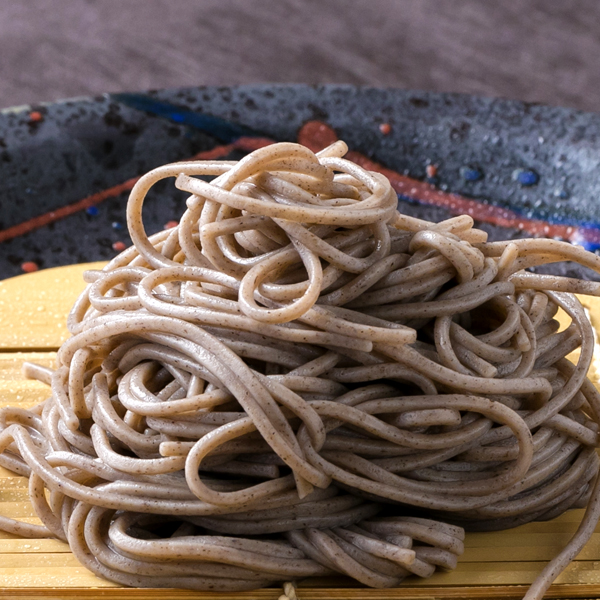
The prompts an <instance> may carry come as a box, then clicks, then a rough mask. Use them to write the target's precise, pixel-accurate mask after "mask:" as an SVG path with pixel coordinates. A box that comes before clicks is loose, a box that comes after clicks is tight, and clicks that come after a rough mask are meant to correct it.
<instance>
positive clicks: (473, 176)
mask: <svg viewBox="0 0 600 600" xmlns="http://www.w3.org/2000/svg"><path fill="white" fill-rule="evenodd" d="M460 175H461V177H462V178H463V179H464V180H465V181H479V180H480V179H481V178H482V177H483V171H482V170H481V169H480V168H479V167H476V166H473V165H465V166H464V167H461V168H460Z"/></svg>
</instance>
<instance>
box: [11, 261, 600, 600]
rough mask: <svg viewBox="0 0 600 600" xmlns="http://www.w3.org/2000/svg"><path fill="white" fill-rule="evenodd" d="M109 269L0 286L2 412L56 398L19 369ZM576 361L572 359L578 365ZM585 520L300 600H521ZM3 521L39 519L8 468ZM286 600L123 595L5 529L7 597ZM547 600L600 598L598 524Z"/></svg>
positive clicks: (48, 346) (470, 545) (323, 585)
mask: <svg viewBox="0 0 600 600" xmlns="http://www.w3.org/2000/svg"><path fill="white" fill-rule="evenodd" d="M102 264H103V263H95V264H91V265H77V266H73V267H62V268H59V269H50V270H48V271H40V272H37V273H32V274H29V275H23V276H20V277H17V278H14V279H12V280H8V281H5V282H0V408H1V407H2V406H20V407H29V406H33V405H35V404H37V403H39V402H41V401H43V400H44V399H45V398H46V397H47V396H48V393H49V389H48V387H47V386H45V385H44V384H41V383H39V382H36V381H28V380H25V379H24V377H23V375H22V372H21V365H22V363H23V362H24V361H31V362H37V363H39V364H42V365H44V366H50V367H51V366H53V365H54V362H55V358H56V353H55V352H54V350H55V349H56V348H58V346H59V345H60V344H61V343H62V342H63V341H64V339H65V338H66V337H67V331H66V327H65V321H66V315H67V313H68V310H69V309H70V307H71V305H72V303H73V301H74V300H75V299H76V298H77V296H78V295H79V293H80V292H81V290H82V289H83V287H84V284H83V281H82V279H81V275H82V272H83V271H84V270H86V269H89V268H99V267H101V266H102ZM582 300H583V303H584V305H585V306H586V308H587V309H588V311H589V313H590V318H591V320H592V323H593V324H594V326H595V327H596V328H599V327H600V299H596V298H583V299H582ZM560 318H562V317H560ZM597 330H598V329H597ZM599 356H600V354H598V353H597V354H596V361H595V364H594V368H593V369H592V370H591V372H590V376H591V377H592V379H593V380H595V383H597V379H598V374H600V368H598V367H599V366H600V361H599V360H598V357H599ZM576 357H577V355H576V353H574V355H573V356H572V358H573V359H576ZM582 514H583V511H582V510H576V511H570V512H568V513H565V514H564V515H561V516H560V517H558V518H556V519H554V520H553V521H550V522H545V523H529V524H527V525H523V526H521V527H518V528H515V529H513V530H509V531H501V532H490V533H470V534H467V537H466V540H465V553H464V555H463V557H462V558H461V560H460V561H459V566H458V568H457V569H456V570H454V571H453V572H451V573H443V572H438V573H436V574H434V576H433V577H431V578H430V579H428V580H419V579H417V578H414V579H409V580H408V581H407V582H406V584H405V585H403V586H402V587H400V588H398V589H394V590H372V589H363V588H360V587H357V586H356V584H355V583H352V582H351V581H350V580H347V579H341V578H340V579H338V580H335V581H333V582H332V581H331V580H329V581H324V580H313V581H312V582H304V583H302V584H301V585H300V588H299V590H298V596H299V598H300V599H301V600H325V599H327V600H400V599H402V600H411V599H413V600H417V599H419V600H425V599H430V600H434V599H442V598H445V599H449V598H470V599H474V600H476V599H478V598H479V599H481V600H483V599H492V598H497V599H499V598H506V599H511V598H515V599H516V598H521V597H522V595H523V593H524V592H525V590H526V588H527V585H528V584H530V583H531V582H532V581H533V579H534V578H535V576H536V575H537V574H538V573H539V571H541V570H542V569H543V567H544V566H545V564H546V562H547V561H548V560H549V559H551V558H552V557H553V556H554V555H556V553H558V552H559V551H560V549H561V547H562V546H563V545H564V544H565V543H566V542H567V541H568V539H569V537H570V536H571V535H572V534H573V532H574V531H575V530H576V528H577V525H578V523H579V521H580V520H581V517H582ZM0 515H4V516H9V517H13V518H18V519H20V520H23V521H26V522H31V523H39V522H40V521H39V519H38V518H37V517H36V516H35V514H34V512H33V510H32V508H31V506H30V504H29V502H28V494H27V481H26V479H24V478H22V477H18V476H15V475H14V474H13V473H11V472H10V471H7V470H6V469H3V468H1V467H0ZM330 586H335V587H330ZM280 594H281V590H280V589H275V588H273V589H265V590H258V591H255V592H236V593H229V594H213V593H210V592H190V591H185V590H157V589H130V588H121V587H119V586H115V584H112V583H110V582H107V581H104V580H101V579H98V578H97V577H96V576H94V575H93V574H92V573H90V572H89V571H88V570H87V569H85V568H84V567H82V566H80V565H79V563H78V562H77V560H76V559H75V557H74V556H73V555H72V554H71V553H70V551H69V548H68V546H67V545H66V544H65V543H63V542H60V541H57V540H53V539H42V540H24V539H20V538H18V537H17V536H14V535H11V534H8V533H3V532H0V598H15V599H16V598H19V599H25V600H27V599H33V598H47V599H48V598H52V599H54V600H62V599H65V600H66V599H70V598H85V599H86V600H97V599H98V600H99V599H101V598H102V599H106V598H111V599H113V600H132V599H136V598H137V599H139V600H150V599H161V600H164V599H165V598H169V599H171V598H172V599H173V600H191V599H192V598H193V599H197V600H211V599H214V600H216V599H218V600H234V599H236V600H244V599H245V600H276V599H277V598H278V597H279V595H280ZM547 597H548V598H562V599H566V598H600V527H599V528H598V529H597V532H596V533H595V534H594V535H593V537H592V539H591V540H590V543H589V544H588V545H587V547H586V548H585V550H584V551H583V552H582V554H581V555H580V556H579V557H578V559H577V560H576V561H574V562H573V563H572V564H571V565H570V566H569V568H568V569H567V570H566V571H565V572H564V573H563V574H562V575H561V576H560V578H559V579H558V580H557V583H556V584H555V585H554V586H552V588H551V589H550V591H549V593H548V594H547Z"/></svg>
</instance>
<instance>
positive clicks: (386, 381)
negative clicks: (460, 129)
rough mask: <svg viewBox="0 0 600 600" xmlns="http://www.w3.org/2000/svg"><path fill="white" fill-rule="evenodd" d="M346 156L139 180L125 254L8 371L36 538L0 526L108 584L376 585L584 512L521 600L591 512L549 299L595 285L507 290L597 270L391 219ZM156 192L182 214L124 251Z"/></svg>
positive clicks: (565, 349) (560, 560)
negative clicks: (24, 403) (477, 535)
mask: <svg viewBox="0 0 600 600" xmlns="http://www.w3.org/2000/svg"><path fill="white" fill-rule="evenodd" d="M346 150H347V147H346V145H345V144H344V143H343V142H337V143H335V144H333V145H332V146H330V147H328V148H326V149H325V150H323V151H322V152H320V153H318V154H316V155H315V154H313V153H312V152H311V151H310V150H308V149H307V148H304V147H303V146H300V145H297V144H291V143H281V144H274V145H272V146H269V147H267V148H264V149H261V150H257V151H256V152H253V153H252V154H250V155H248V156H246V157H245V158H244V159H242V160H240V161H239V162H230V161H201V162H187V163H186V162H183V163H176V164H171V165H166V166H163V167H160V168H157V169H155V170H153V171H151V172H150V173H148V174H147V175H145V176H144V177H142V178H141V179H140V180H139V182H138V183H137V184H136V186H135V187H134V189H133V191H132V192H131V196H130V199H129V205H128V209H127V211H128V213H127V219H128V226H129V231H130V234H131V238H132V240H133V246H132V247H131V248H129V249H127V250H126V251H124V252H123V253H122V254H120V255H119V256H117V257H116V258H115V259H114V260H112V261H111V262H110V263H109V264H108V265H107V266H106V267H105V268H104V269H102V270H101V271H91V272H88V273H87V274H86V278H87V281H88V283H89V285H88V287H87V289H86V291H85V292H84V293H83V294H82V296H81V297H80V298H79V300H78V301H77V303H76V304H75V306H74V307H73V309H72V311H71V314H70V316H69V321H68V326H69V330H70V332H71V336H72V337H71V338H70V339H69V340H68V341H67V342H65V344H64V345H63V346H62V347H61V348H60V350H59V352H58V356H57V364H56V369H55V370H53V371H51V370H48V369H44V368H42V367H39V366H36V365H31V364H28V365H26V367H25V371H26V374H27V375H28V376H29V377H35V378H37V379H40V380H42V381H45V382H48V383H49V384H51V386H52V396H51V397H50V398H49V399H48V400H47V401H45V402H44V403H42V404H40V405H39V406H37V407H35V408H33V409H32V410H30V411H26V410H22V409H16V408H8V409H3V410H2V411H0V413H1V414H0V428H1V430H2V433H0V452H1V457H0V464H2V465H3V466H4V467H6V468H8V469H11V470H12V471H15V472H17V473H21V474H23V475H25V476H28V477H29V493H30V498H31V502H32V504H33V506H34V508H35V511H36V514H37V515H38V516H39V518H40V519H41V521H42V522H43V526H37V525H30V524H23V523H18V522H16V521H12V520H11V519H8V518H2V519H1V520H0V527H2V528H3V529H5V530H6V531H10V532H13V533H17V534H20V535H24V536H30V537H40V536H47V537H50V536H53V537H56V538H59V539H62V540H66V541H68V543H69V545H70V547H71V549H72V551H73V552H74V554H75V555H76V556H77V558H78V559H79V560H80V561H81V563H82V564H83V565H85V566H86V567H87V568H89V569H90V570H91V571H93V572H94V573H96V574H97V575H99V576H101V577H104V578H106V579H109V580H111V581H114V582H118V583H120V584H124V585H129V586H152V587H154V586H165V587H184V588H191V589H211V590H238V589H239V590H241V589H254V588H259V587H261V586H267V585H277V584H281V583H282V582H286V581H299V580H303V579H306V578H311V577H323V576H330V575H339V574H343V575H346V576H350V577H352V578H354V579H356V580H358V581H359V582H361V583H363V584H365V585H368V586H374V587H390V586H396V585H398V584H399V583H400V582H401V581H403V580H404V579H405V578H406V577H407V576H409V575H411V574H412V575H417V576H420V577H428V576H429V575H431V574H432V573H433V572H434V571H435V570H436V569H442V570H444V569H446V570H447V569H452V568H454V567H455V565H456V561H457V557H459V556H460V554H461V553H462V551H463V539H464V529H467V530H493V529H503V528H509V527H513V526H516V525H519V524H522V523H526V522H528V521H531V520H536V519H538V520H539V519H549V518H552V517H554V516H556V515H559V514H561V513H562V512H564V511H565V510H567V509H569V508H572V507H587V509H586V513H585V517H584V519H583V522H582V524H581V526H580V528H579V530H578V531H577V533H576V534H575V536H574V538H573V539H572V541H571V542H570V543H569V545H568V546H567V548H565V550H564V552H562V553H561V554H560V555H559V556H558V557H557V558H556V559H554V560H553V561H552V562H551V563H550V564H549V565H548V567H547V568H546V569H545V570H544V571H543V573H542V574H541V575H540V577H539V579H538V580H537V581H536V583H535V584H534V586H533V587H532V588H531V589H530V591H529V593H528V596H527V597H528V598H540V597H541V596H542V595H543V593H544V591H545V589H546V588H547V587H548V586H549V585H550V583H551V582H552V581H553V579H554V578H555V577H556V576H557V575H558V574H559V573H560V572H561V570H562V569H564V567H565V566H566V565H567V564H568V562H569V561H570V560H571V559H572V558H573V557H574V556H575V555H576V554H577V553H578V551H579V550H580V549H581V548H582V546H583V545H584V544H585V542H586V540H587V539H588V538H589V537H590V535H591V533H592V531H593V529H594V526H595V524H596V522H597V521H598V517H599V513H600V492H599V490H598V487H597V484H596V481H597V479H598V478H597V475H598V458H597V455H596V445H597V443H598V424H599V423H600V397H599V395H598V392H597V391H596V389H595V388H594V386H593V385H592V384H591V383H590V382H589V381H588V379H587V378H586V374H587V371H588V367H589V366H590V361H591V359H592V351H593V343H594V332H593V331H592V328H591V326H590V323H589V321H588V319H587V318H586V314H585V312H584V309H583V308H582V306H581V304H580V303H579V301H578V300H577V298H576V297H575V296H574V295H573V293H574V292H575V293H591V294H598V288H599V286H598V284H595V283H592V282H586V281H578V280H574V279H568V278H562V277H555V276H548V275H541V274H535V273H533V272H531V271H530V270H528V268H530V267H536V266H538V265H542V264H546V263H552V262H558V261H565V260H571V261H576V262H578V263H580V264H581V265H584V266H586V267H589V268H591V269H594V270H596V271H597V272H600V258H599V257H596V256H595V255H593V254H590V253H587V252H585V251H584V250H582V249H581V248H577V247H574V246H571V245H569V244H567V243H563V242H559V241H555V240H547V239H519V240H516V241H511V242H499V243H487V242H486V234H485V233H484V232H482V231H480V230H477V229H474V228H473V220H472V219H471V218H470V217H468V216H459V217H455V218H452V219H449V220H447V221H444V222H441V223H429V222H426V221H422V220H419V219H415V218H412V217H407V216H404V215H402V214H400V213H399V212H398V211H397V197H396V194H395V193H394V191H393V189H392V188H391V186H390V183H389V182H388V180H387V179H386V178H385V177H383V176H382V175H380V174H377V173H372V172H367V171H365V170H364V169H362V168H361V167H359V166H357V165H356V164H354V163H352V162H349V161H348V160H345V159H344V158H343V156H344V154H345V152H346ZM169 177H176V178H177V179H176V182H175V185H176V186H177V188H179V189H180V190H184V191H186V192H187V193H189V194H191V195H190V196H189V198H188V199H187V210H186V211H185V213H184V214H183V216H182V217H181V220H180V222H179V225H178V226H177V227H175V228H173V229H169V230H166V231H161V232H160V233H157V234H155V235H153V236H150V237H148V236H147V235H146V233H145V231H144V227H143V222H142V206H143V202H144V198H145V196H146V194H147V192H148V190H149V189H150V188H151V187H152V186H153V185H154V184H155V183H156V182H158V181H159V180H161V179H164V178H169ZM211 178H212V180H211V181H210V182H209V181H208V180H209V179H211ZM559 307H560V308H561V309H562V310H563V311H565V312H566V313H567V314H568V316H569V317H570V319H571V324H570V325H569V326H568V327H567V328H566V329H564V330H562V331H559V325H558V322H557V320H555V318H554V316H555V315H556V313H557V311H558V309H559ZM576 348H579V349H580V352H579V358H578V362H577V364H573V363H571V362H569V361H568V360H567V359H566V358H565V356H566V355H567V354H569V353H570V352H571V351H573V350H574V349H576Z"/></svg>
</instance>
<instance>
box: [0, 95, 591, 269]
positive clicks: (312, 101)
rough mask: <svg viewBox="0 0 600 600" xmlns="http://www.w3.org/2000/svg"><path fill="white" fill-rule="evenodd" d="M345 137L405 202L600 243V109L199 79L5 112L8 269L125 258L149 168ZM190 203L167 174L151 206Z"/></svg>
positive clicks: (152, 227) (157, 216) (0, 204)
mask: <svg viewBox="0 0 600 600" xmlns="http://www.w3.org/2000/svg"><path fill="white" fill-rule="evenodd" d="M336 138H341V139H344V140H345V141H346V142H347V143H348V145H349V147H350V149H351V151H352V154H351V157H352V158H353V159H354V160H357V161H358V162H362V164H364V165H366V166H367V167H368V168H371V169H378V170H383V171H384V172H385V173H386V175H388V177H390V179H391V180H392V183H393V185H394V187H395V189H396V191H397V192H398V197H399V205H400V210H402V211H404V212H407V213H410V214H413V215H417V216H419V217H422V218H427V219H430V220H440V219H444V218H447V217H450V216H452V215H456V214H471V215H472V216H473V218H474V219H475V220H476V221H477V223H478V226H479V227H482V228H484V229H486V230H487V231H488V232H489V234H490V237H491V238H492V239H506V238H515V237H522V236H528V235H537V236H548V237H555V238H559V239H565V240H568V241H571V242H573V243H577V244H581V245H583V246H585V247H586V248H588V249H590V250H594V251H596V250H598V249H599V248H600V203H599V201H598V196H599V192H600V176H599V173H600V170H599V166H600V165H599V163H600V116H598V115H595V114H588V113H582V112H578V111H574V110H569V109H564V108H552V107H547V106H538V105H532V104H524V103H521V102H514V101H507V100H499V99H488V98H477V97H472V96H462V95H450V94H434V93H423V92H414V91H407V90H395V89H374V88H357V87H353V86H322V87H309V86H304V85H284V86H273V85H255V86H240V87H218V88H217V87H196V88H183V89H169V90H162V91H148V92H142V93H132V94H106V95H103V96H100V97H97V98H82V99H73V100H66V101H61V102H57V103H53V104H45V105H40V106H31V107H21V108H14V109H9V110H6V111H3V112H2V113H0V278H5V277H10V276H13V275H18V274H20V273H21V272H22V269H23V264H24V263H35V265H37V266H38V267H39V268H48V267H54V266H58V265H65V264H72V263H80V262H89V261H95V260H104V259H110V258H111V257H113V256H114V255H115V254H116V253H117V252H118V251H119V249H122V248H123V247H124V246H127V245H129V244H130V240H129V237H128V234H127V228H126V223H125V206H126V201H127V194H128V191H129V190H130V189H131V187H132V185H133V184H134V182H135V180H136V178H137V177H139V176H140V175H141V174H143V173H145V172H146V171H148V170H149V169H151V168H153V167H156V166H158V165H161V164H164V163H166V162H171V161H177V160H183V159H187V158H190V157H193V156H200V157H212V158H225V157H228V158H232V157H234V158H237V157H241V156H243V155H244V154H245V153H247V152H248V151H249V150H250V149H252V148H254V147H257V146H260V145H264V144H265V143H268V141H274V140H275V141H301V142H303V143H305V144H308V145H311V146H312V147H314V148H315V149H316V148H319V147H321V146H323V145H325V144H327V143H329V142H330V141H332V140H334V139H336ZM184 208H185V195H184V194H182V193H180V192H178V191H177V190H176V189H175V188H174V187H173V186H172V185H171V183H170V182H162V183H160V184H159V185H157V186H155V188H154V189H153V190H152V192H151V193H150V195H149V198H148V200H147V202H146V205H145V210H144V221H145V224H146V228H147V230H148V231H149V232H154V231H157V230H159V229H162V228H163V227H165V226H169V225H171V224H172V222H173V221H176V220H177V219H178V217H179V216H180V215H181V214H182V212H183V210H184ZM29 266H30V267H31V265H29ZM554 269H555V272H556V271H557V270H558V271H559V272H562V273H563V274H567V275H579V276H586V277H596V278H597V276H596V275H595V274H591V273H589V272H587V273H584V272H583V270H581V269H580V268H579V267H573V266H571V265H563V266H561V267H558V268H557V267H554Z"/></svg>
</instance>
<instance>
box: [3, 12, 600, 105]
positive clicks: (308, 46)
mask: <svg viewBox="0 0 600 600" xmlns="http://www.w3.org/2000/svg"><path fill="white" fill-rule="evenodd" d="M599 24H600V2H598V1H597V0H568V1H565V0H502V1H496V0H0V107H8V106H13V105H21V104H30V103H36V102H41V101H52V100H56V99H59V98H64V97H70V96H82V95H87V94H91V95H94V94H99V93H102V92H107V91H111V92H114V91H125V90H142V89H147V88H163V87H174V86H193V85H201V84H218V85H221V84H222V85H231V84H236V83H256V82H299V83H352V84H364V85H376V86H386V87H401V88H413V89H421V90H432V91H451V92H466V93H474V94H481V95H487V96H500V97H505V98H515V99H521V100H527V101H533V102H542V103H546V104H552V105H563V106H570V107H574V108H580V109H584V110H592V111H600V67H599V63H598V60H599V58H600V26H599Z"/></svg>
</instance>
